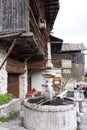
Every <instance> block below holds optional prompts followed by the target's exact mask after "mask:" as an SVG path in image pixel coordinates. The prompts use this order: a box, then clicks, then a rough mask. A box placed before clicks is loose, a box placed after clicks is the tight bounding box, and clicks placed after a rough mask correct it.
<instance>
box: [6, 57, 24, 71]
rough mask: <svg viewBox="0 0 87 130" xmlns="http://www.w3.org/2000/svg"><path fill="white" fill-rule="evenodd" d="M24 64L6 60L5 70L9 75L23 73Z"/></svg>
mask: <svg viewBox="0 0 87 130" xmlns="http://www.w3.org/2000/svg"><path fill="white" fill-rule="evenodd" d="M24 67H25V66H24V63H21V62H19V61H16V60H13V59H10V58H8V60H7V66H6V70H7V71H8V72H9V73H24V72H25V70H24Z"/></svg>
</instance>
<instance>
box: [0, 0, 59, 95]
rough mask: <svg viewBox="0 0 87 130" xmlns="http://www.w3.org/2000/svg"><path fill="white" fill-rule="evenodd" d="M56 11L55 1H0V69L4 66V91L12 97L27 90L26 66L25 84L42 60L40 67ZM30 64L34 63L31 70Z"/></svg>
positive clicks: (45, 54)
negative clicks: (0, 55) (0, 52)
mask: <svg viewBox="0 0 87 130" xmlns="http://www.w3.org/2000/svg"><path fill="white" fill-rule="evenodd" d="M58 11H59V0H48V1H47V0H0V46H3V48H4V49H5V51H6V55H5V57H4V58H3V60H2V61H1V62H0V63H1V64H0V69H1V70H2V68H3V66H4V65H5V63H6V71H7V73H6V74H7V77H8V78H7V79H8V80H7V90H8V92H9V93H13V95H14V96H15V97H21V96H23V95H22V94H20V93H21V92H20V91H22V93H24V94H26V92H27V88H26V89H25V90H26V92H25V90H24V88H23V87H24V85H25V84H26V85H25V86H26V87H27V82H26V81H24V80H25V77H26V76H25V77H23V76H24V75H25V73H26V67H27V65H28V72H27V73H28V77H27V78H26V80H27V79H28V82H29V83H28V84H30V75H31V73H32V71H33V69H37V66H38V63H40V62H41V60H43V65H44V59H46V58H47V43H48V42H49V41H50V32H51V30H52V28H53V25H54V21H55V18H56V16H57V13H58ZM31 62H32V63H33V64H35V66H34V67H33V68H32V67H30V64H31ZM25 63H26V64H27V65H26V64H25ZM25 65H26V67H25ZM38 67H40V65H39V66H38ZM23 74H24V75H23ZM20 75H21V83H20ZM23 81H24V82H26V83H25V84H23V83H24V82H23ZM20 84H22V85H20ZM28 86H29V85H28ZM29 88H30V87H29ZM20 89H21V90H20Z"/></svg>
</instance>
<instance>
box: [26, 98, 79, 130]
mask: <svg viewBox="0 0 87 130" xmlns="http://www.w3.org/2000/svg"><path fill="white" fill-rule="evenodd" d="M41 100H43V99H42V98H41ZM56 101H57V100H56ZM38 102H39V104H38ZM57 102H58V101H57ZM24 126H25V127H26V128H27V129H29V130H76V128H77V121H76V109H75V105H74V103H73V102H71V101H70V100H69V101H68V100H67V99H65V101H63V102H62V103H61V101H60V102H58V103H57V104H56V102H55V101H50V102H49V101H48V102H45V103H43V104H42V103H40V99H39V100H38V98H30V99H26V100H25V102H24Z"/></svg>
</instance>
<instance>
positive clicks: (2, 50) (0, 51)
mask: <svg viewBox="0 0 87 130" xmlns="http://www.w3.org/2000/svg"><path fill="white" fill-rule="evenodd" d="M5 56H6V47H2V46H1V45H0V65H1V64H2V62H3V60H4V58H5ZM0 93H7V71H6V62H5V64H4V65H3V67H2V69H1V70H0Z"/></svg>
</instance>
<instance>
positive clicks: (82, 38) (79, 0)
mask: <svg viewBox="0 0 87 130" xmlns="http://www.w3.org/2000/svg"><path fill="white" fill-rule="evenodd" d="M59 1H60V10H59V13H58V16H57V18H56V21H55V24H54V29H53V31H52V32H53V35H54V36H56V37H59V38H61V39H63V41H64V42H67V43H84V45H85V46H86V47H87V45H86V44H87V0H59ZM86 65H87V56H86Z"/></svg>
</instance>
